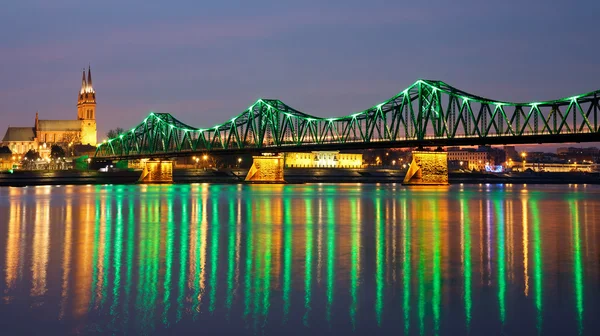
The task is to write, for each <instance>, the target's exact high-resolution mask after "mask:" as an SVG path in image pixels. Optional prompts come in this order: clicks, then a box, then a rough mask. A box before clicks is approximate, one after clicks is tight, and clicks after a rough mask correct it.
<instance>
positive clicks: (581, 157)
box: [556, 147, 600, 162]
mask: <svg viewBox="0 0 600 336" xmlns="http://www.w3.org/2000/svg"><path fill="white" fill-rule="evenodd" d="M556 154H557V155H558V157H559V158H560V159H562V160H564V161H569V160H571V162H584V161H585V162H598V161H599V160H600V149H598V148H596V147H588V148H576V147H568V148H567V147H559V148H558V149H557V150H556Z"/></svg>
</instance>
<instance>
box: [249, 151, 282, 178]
mask: <svg viewBox="0 0 600 336" xmlns="http://www.w3.org/2000/svg"><path fill="white" fill-rule="evenodd" d="M245 181H246V182H251V183H285V180H284V179H283V156H281V155H274V154H269V153H264V154H263V155H262V156H253V157H252V167H250V170H249V171H248V175H246V180H245Z"/></svg>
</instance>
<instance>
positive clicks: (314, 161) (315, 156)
mask: <svg viewBox="0 0 600 336" xmlns="http://www.w3.org/2000/svg"><path fill="white" fill-rule="evenodd" d="M284 165H285V167H286V168H361V167H362V166H363V157H362V154H343V153H340V152H339V151H315V152H310V153H285V163H284Z"/></svg>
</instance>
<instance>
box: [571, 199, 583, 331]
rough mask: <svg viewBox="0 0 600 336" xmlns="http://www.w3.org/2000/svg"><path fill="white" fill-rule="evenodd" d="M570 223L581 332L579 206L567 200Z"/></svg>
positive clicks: (580, 328) (581, 296) (576, 302)
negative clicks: (571, 226) (569, 210)
mask: <svg viewBox="0 0 600 336" xmlns="http://www.w3.org/2000/svg"><path fill="white" fill-rule="evenodd" d="M569 207H570V208H571V217H572V218H571V223H573V224H572V225H573V276H574V281H573V284H574V286H575V308H576V309H577V330H578V332H579V334H580V335H581V334H583V261H582V257H581V233H580V231H579V225H580V224H579V208H578V207H577V202H576V201H574V200H572V201H571V202H569Z"/></svg>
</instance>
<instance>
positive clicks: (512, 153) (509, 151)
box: [504, 146, 519, 160]
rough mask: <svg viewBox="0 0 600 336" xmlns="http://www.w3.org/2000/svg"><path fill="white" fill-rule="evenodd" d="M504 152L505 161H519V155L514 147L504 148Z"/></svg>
mask: <svg viewBox="0 0 600 336" xmlns="http://www.w3.org/2000/svg"><path fill="white" fill-rule="evenodd" d="M504 152H505V153H506V159H507V160H508V159H511V160H517V159H519V153H518V152H517V149H516V148H515V146H504Z"/></svg>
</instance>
